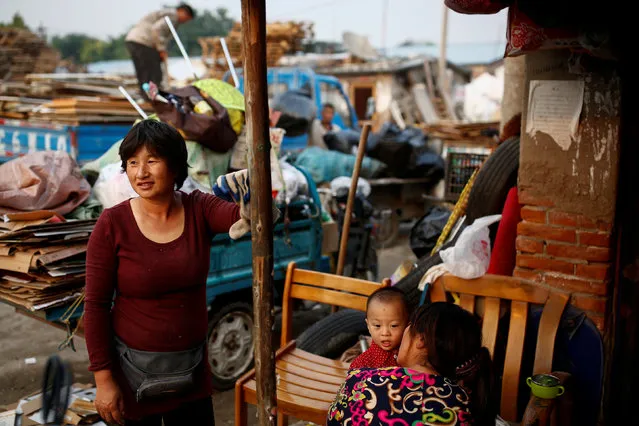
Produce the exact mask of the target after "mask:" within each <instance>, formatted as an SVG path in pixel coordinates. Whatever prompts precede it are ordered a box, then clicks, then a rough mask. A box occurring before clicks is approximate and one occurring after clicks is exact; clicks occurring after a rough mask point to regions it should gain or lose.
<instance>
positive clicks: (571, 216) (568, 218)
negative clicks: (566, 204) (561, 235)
mask: <svg viewBox="0 0 639 426" xmlns="http://www.w3.org/2000/svg"><path fill="white" fill-rule="evenodd" d="M548 223H549V224H551V225H559V226H568V227H571V228H582V229H597V223H596V222H595V221H593V220H592V219H589V218H587V217H586V216H583V215H580V214H575V213H567V212H561V211H549V212H548Z"/></svg>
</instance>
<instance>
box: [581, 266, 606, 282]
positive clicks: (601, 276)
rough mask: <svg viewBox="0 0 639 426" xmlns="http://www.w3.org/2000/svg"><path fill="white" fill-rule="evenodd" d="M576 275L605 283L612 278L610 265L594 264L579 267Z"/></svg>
mask: <svg viewBox="0 0 639 426" xmlns="http://www.w3.org/2000/svg"><path fill="white" fill-rule="evenodd" d="M575 275H577V276H578V277H583V278H590V279H592V280H600V281H605V280H607V279H608V278H610V264H608V263H592V264H589V265H577V270H576V271H575Z"/></svg>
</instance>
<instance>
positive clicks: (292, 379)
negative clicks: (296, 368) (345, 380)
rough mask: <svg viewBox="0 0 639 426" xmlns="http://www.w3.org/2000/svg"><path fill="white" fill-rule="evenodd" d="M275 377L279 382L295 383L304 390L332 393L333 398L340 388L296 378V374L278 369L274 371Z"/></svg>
mask: <svg viewBox="0 0 639 426" xmlns="http://www.w3.org/2000/svg"><path fill="white" fill-rule="evenodd" d="M276 375H277V376H278V377H279V378H280V382H281V381H282V380H283V381H286V382H289V383H296V384H298V385H300V386H304V387H306V388H312V389H317V390H319V391H322V392H329V393H331V392H332V393H333V396H335V394H337V390H338V389H339V387H340V385H336V384H332V383H324V382H318V381H315V380H311V379H307V378H305V377H302V376H298V375H297V374H293V373H289V372H288V371H286V370H282V369H280V368H277V369H276Z"/></svg>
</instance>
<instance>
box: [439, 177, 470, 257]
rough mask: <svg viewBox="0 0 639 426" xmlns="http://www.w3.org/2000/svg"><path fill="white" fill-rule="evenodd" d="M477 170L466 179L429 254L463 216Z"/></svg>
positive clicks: (443, 241)
mask: <svg viewBox="0 0 639 426" xmlns="http://www.w3.org/2000/svg"><path fill="white" fill-rule="evenodd" d="M478 172H479V169H476V170H475V171H474V172H473V174H472V176H471V177H470V179H468V182H466V186H464V189H463V191H462V193H461V194H460V196H459V199H458V200H457V203H456V204H455V208H454V209H453V212H452V213H451V215H450V217H449V218H448V222H446V226H444V229H443V230H442V233H441V235H440V236H439V238H438V239H437V244H435V247H433V250H432V251H431V252H430V255H431V256H432V255H434V254H435V253H437V252H438V251H439V249H440V248H441V246H442V245H444V243H445V242H446V239H447V238H448V235H449V234H450V231H451V230H452V229H453V227H454V226H455V224H456V223H457V220H459V218H460V217H461V216H463V215H464V213H465V212H466V207H467V206H468V196H469V195H470V189H471V188H472V187H473V183H475V177H476V176H477V173H478Z"/></svg>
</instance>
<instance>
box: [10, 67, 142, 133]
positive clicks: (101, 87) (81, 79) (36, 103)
mask: <svg viewBox="0 0 639 426" xmlns="http://www.w3.org/2000/svg"><path fill="white" fill-rule="evenodd" d="M118 86H123V87H125V88H126V89H127V91H128V92H129V93H130V94H131V96H133V97H136V96H137V80H136V79H135V78H128V77H122V76H117V75H110V74H29V75H27V76H26V77H25V78H24V79H23V81H21V82H5V83H0V117H5V118H14V119H22V120H25V119H34V120H38V121H47V122H51V121H53V122H60V123H68V124H78V123H105V122H116V123H132V122H133V121H134V120H135V119H136V118H137V117H138V114H137V112H136V111H135V109H134V108H133V107H132V106H131V105H130V104H129V103H128V102H127V101H126V99H125V98H124V96H123V95H122V93H120V91H119V90H118ZM140 106H141V107H142V109H144V110H146V111H152V108H151V105H150V104H148V103H142V104H141V105H140Z"/></svg>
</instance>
